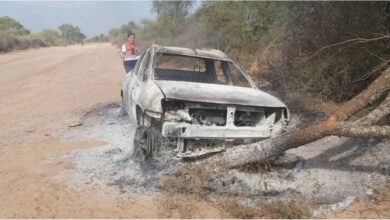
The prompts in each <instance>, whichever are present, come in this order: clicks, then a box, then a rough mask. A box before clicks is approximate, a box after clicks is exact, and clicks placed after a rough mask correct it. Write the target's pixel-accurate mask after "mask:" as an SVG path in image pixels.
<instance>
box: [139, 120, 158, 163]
mask: <svg viewBox="0 0 390 220" xmlns="http://www.w3.org/2000/svg"><path fill="white" fill-rule="evenodd" d="M162 144H163V138H162V135H161V133H160V131H158V130H157V129H155V128H153V127H144V126H139V127H137V128H136V131H135V135H134V142H133V147H134V151H133V158H134V159H136V160H139V161H143V160H146V159H148V158H152V157H156V156H157V155H158V154H159V152H160V150H161V146H162Z"/></svg>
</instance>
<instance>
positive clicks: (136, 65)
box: [134, 51, 146, 75]
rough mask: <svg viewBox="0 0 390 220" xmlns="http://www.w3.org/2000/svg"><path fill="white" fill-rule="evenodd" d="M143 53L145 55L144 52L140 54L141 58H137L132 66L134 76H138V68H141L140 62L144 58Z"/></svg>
mask: <svg viewBox="0 0 390 220" xmlns="http://www.w3.org/2000/svg"><path fill="white" fill-rule="evenodd" d="M145 53H146V51H143V52H142V54H141V56H140V57H139V58H138V60H137V63H136V64H135V66H134V73H135V74H136V75H138V70H139V67H140V66H141V62H142V60H143V58H144V55H145Z"/></svg>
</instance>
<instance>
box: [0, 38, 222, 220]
mask: <svg viewBox="0 0 390 220" xmlns="http://www.w3.org/2000/svg"><path fill="white" fill-rule="evenodd" d="M123 77H124V70H123V67H122V64H121V60H120V57H119V54H118V53H117V50H116V49H115V48H114V47H112V46H111V45H109V44H96V45H86V46H84V47H81V46H69V47H52V48H44V49H33V50H28V51H23V52H14V53H10V54H3V55H0V125H1V129H0V163H1V166H0V218H120V217H127V218H137V217H138V218H139V217H144V218H158V217H176V218H177V217H182V216H183V217H184V216H192V217H198V218H204V217H223V216H225V215H223V214H222V213H221V211H219V210H218V209H216V208H215V209H214V208H212V207H210V206H209V204H208V203H206V202H196V203H195V205H194V206H193V208H192V209H191V210H190V212H189V213H183V212H182V211H181V210H182V209H180V207H178V208H175V207H173V208H169V209H167V208H166V207H164V206H163V205H161V202H159V201H160V200H161V199H162V198H160V196H159V195H143V196H141V195H137V196H133V197H132V198H126V199H122V198H118V197H116V196H110V194H104V193H102V194H99V193H96V191H93V190H89V188H88V187H84V186H83V187H79V188H77V187H74V186H73V185H72V184H68V183H67V182H66V181H64V180H63V179H61V178H57V176H58V175H59V174H60V173H62V172H63V171H64V170H67V169H72V167H73V166H74V164H73V163H72V162H71V161H65V162H63V161H59V162H50V160H53V159H52V158H56V157H61V156H64V155H67V154H70V153H71V152H73V151H74V150H80V149H90V148H96V147H99V146H103V145H105V143H104V141H102V140H101V139H100V138H96V139H94V140H78V139H75V138H73V139H72V138H70V139H69V138H68V139H67V138H63V137H62V136H63V135H64V134H65V133H66V132H67V131H68V130H69V128H68V125H70V124H73V123H74V122H77V121H78V120H79V119H80V118H81V117H82V116H83V115H84V114H85V113H86V112H87V111H88V110H90V109H91V107H93V106H95V105H96V104H99V103H111V102H117V103H119V102H120V87H121V81H122V79H123ZM113 194H115V193H113ZM205 207H207V211H204V210H205ZM184 214H185V215H184Z"/></svg>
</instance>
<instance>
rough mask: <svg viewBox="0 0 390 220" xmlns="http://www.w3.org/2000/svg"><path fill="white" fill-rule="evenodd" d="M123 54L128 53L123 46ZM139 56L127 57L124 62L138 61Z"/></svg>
mask: <svg viewBox="0 0 390 220" xmlns="http://www.w3.org/2000/svg"><path fill="white" fill-rule="evenodd" d="M121 51H122V53H126V46H125V45H124V44H123V45H122V49H121ZM138 58H139V56H136V57H125V58H124V59H123V60H124V61H129V60H138Z"/></svg>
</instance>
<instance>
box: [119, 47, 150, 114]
mask: <svg viewBox="0 0 390 220" xmlns="http://www.w3.org/2000/svg"><path fill="white" fill-rule="evenodd" d="M144 55H145V51H144V52H143V53H142V54H141V56H140V58H139V59H138V61H137V63H136V64H135V67H134V69H133V70H132V71H130V72H129V73H128V74H127V75H126V78H125V86H124V91H125V92H124V94H123V99H124V102H125V103H126V104H125V108H126V111H127V112H128V114H129V117H130V119H131V120H134V118H135V106H136V104H135V103H134V102H135V100H134V98H133V96H132V94H133V91H134V88H135V87H136V86H137V84H136V78H137V76H136V75H137V72H138V70H139V68H140V66H141V63H142V61H143V58H144Z"/></svg>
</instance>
